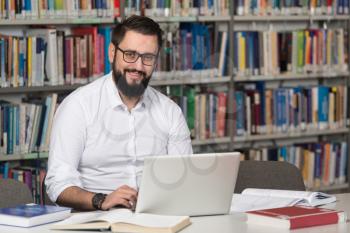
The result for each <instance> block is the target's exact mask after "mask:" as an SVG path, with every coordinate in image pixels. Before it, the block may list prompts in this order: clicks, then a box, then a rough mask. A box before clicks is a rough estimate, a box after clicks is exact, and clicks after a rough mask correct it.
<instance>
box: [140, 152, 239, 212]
mask: <svg viewBox="0 0 350 233" xmlns="http://www.w3.org/2000/svg"><path fill="white" fill-rule="evenodd" d="M239 162H240V153H238V152H230V153H213V154H195V155H190V156H183V155H182V156H171V155H166V156H154V157H148V158H145V164H144V170H143V175H142V181H141V186H140V190H139V194H138V201H137V205H136V212H137V213H141V212H142V213H154V214H167V215H189V216H199V215H215V214H227V213H228V212H229V210H230V206H231V200H232V194H233V191H234V186H235V183H236V179H237V173H238V168H239Z"/></svg>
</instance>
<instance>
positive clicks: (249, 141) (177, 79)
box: [0, 1, 350, 191]
mask: <svg viewBox="0 0 350 233" xmlns="http://www.w3.org/2000/svg"><path fill="white" fill-rule="evenodd" d="M230 2H231V1H230ZM124 3H125V2H124V1H121V9H124V8H123V4H124ZM232 3H233V4H231V5H230V6H229V7H230V8H229V9H228V8H227V9H228V10H229V12H230V14H228V15H214V16H213V15H184V16H152V18H153V19H154V20H155V21H156V22H159V23H160V24H162V25H164V27H165V28H167V30H168V29H169V28H171V27H172V25H181V24H183V23H198V24H201V25H211V26H213V27H214V30H213V32H214V34H215V36H216V35H218V34H219V33H222V32H224V31H226V32H227V37H228V38H227V52H226V54H225V56H226V70H227V71H226V72H225V73H224V74H219V75H215V77H208V75H202V76H199V77H198V76H192V74H190V75H187V76H186V75H184V76H183V75H178V74H177V73H174V72H172V71H166V72H165V74H162V75H161V74H160V75H159V77H161V76H163V78H159V77H157V75H154V77H153V78H152V80H151V85H152V86H155V87H159V88H162V87H169V86H170V87H173V86H174V87H175V86H180V87H181V92H182V94H183V93H184V91H185V90H184V89H185V88H184V87H186V86H194V88H195V89H196V88H197V89H198V88H202V87H204V88H205V87H206V86H219V91H221V89H220V86H221V87H224V89H225V90H224V91H225V92H226V93H227V105H226V107H227V108H226V114H227V117H226V133H225V135H224V136H223V137H213V138H205V139H203V138H202V139H199V138H194V139H193V141H192V145H193V146H194V147H196V150H197V151H200V152H212V151H220V150H242V151H244V150H246V149H247V148H248V149H249V148H256V147H257V148H259V147H263V146H265V145H273V146H277V145H278V146H283V145H289V144H291V143H292V142H296V143H301V142H305V143H315V142H317V141H320V140H327V139H332V138H333V137H341V138H344V139H345V140H347V142H348V145H349V142H350V139H349V138H350V137H349V128H348V124H347V123H346V124H344V126H343V127H338V128H335V129H324V130H315V129H313V130H309V129H306V130H303V131H299V132H283V133H282V132H278V133H272V134H249V135H245V136H237V135H236V132H235V130H236V119H235V114H236V113H235V108H234V106H235V99H234V98H233V97H234V95H235V93H236V92H237V90H238V88H239V86H240V85H245V84H250V83H254V82H264V83H266V86H269V85H270V86H271V88H272V89H275V88H278V87H281V86H283V85H284V84H285V83H289V82H294V83H302V84H303V83H306V85H310V83H311V85H323V84H324V83H328V82H333V81H334V82H337V80H341V81H342V82H343V83H345V85H347V86H348V81H347V79H348V78H349V77H350V73H349V69H347V70H345V71H344V70H332V71H329V72H318V73H313V72H311V73H307V72H306V73H287V72H286V73H279V74H264V75H261V74H259V75H252V74H237V73H235V72H234V67H235V61H234V59H235V49H237V48H236V47H235V44H234V43H235V41H236V38H235V37H234V32H237V31H244V30H247V31H259V30H268V29H271V26H269V25H273V28H275V26H277V27H276V28H281V27H282V28H283V27H285V28H286V29H287V31H288V30H290V31H293V30H299V29H300V25H302V27H301V28H308V27H309V26H310V25H316V24H320V23H324V22H325V23H327V24H328V23H329V24H331V23H333V22H336V23H337V22H340V23H342V24H348V25H349V24H350V16H349V15H311V14H304V15H302V14H300V15H268V16H260V15H259V16H258V15H237V14H235V13H234V12H235V3H236V2H235V1H232ZM126 7H127V6H126ZM125 13H126V12H125V10H121V12H120V17H117V18H115V17H104V18H103V17H88V18H87V17H82V18H45V19H11V20H9V19H1V18H0V29H1V28H2V27H4V28H12V27H18V28H25V30H27V31H30V30H31V28H33V27H42V26H45V25H50V26H55V27H58V28H60V27H78V26H80V25H82V26H89V25H97V26H104V25H111V24H113V23H115V22H118V21H120V20H121V18H122V17H124V16H125ZM289 28H290V29H289ZM295 28H297V29H295ZM298 28H299V29H298ZM169 30H170V29H169ZM178 30H180V29H178ZM346 30H347V31H348V33H349V31H350V30H349V28H346ZM220 36H222V35H221V34H220ZM220 36H218V37H220ZM348 37H349V36H348ZM219 40H220V38H216V39H215V43H217V44H219V45H220V41H219ZM216 49H220V47H217V48H216ZM349 51H350V49H349V48H348V53H347V56H349V53H350V52H349ZM217 52H218V53H219V51H217ZM348 60H350V59H349V58H348ZM164 77H166V78H164ZM270 83H271V84H270ZM83 85H84V84H83V83H81V84H79V83H73V84H69V85H67V84H65V85H48V86H32V87H2V88H0V95H1V96H6V97H7V96H20V97H23V95H45V94H48V93H53V92H55V93H59V94H61V93H62V94H65V93H69V92H71V91H73V90H75V89H76V88H78V87H81V86H83ZM347 117H349V116H347ZM47 156H48V155H47V153H45V152H44V153H40V154H38V153H29V154H13V155H9V156H7V155H2V156H0V162H6V161H19V160H36V159H38V158H40V159H41V158H42V159H45V158H47ZM348 161H350V159H348ZM348 167H349V162H348ZM349 178H350V177H349V173H348V175H347V180H348V181H349V180H350V179H349ZM346 188H349V183H348V182H346V183H344V184H339V185H338V184H337V185H331V186H321V187H319V188H318V190H322V191H328V190H339V189H346Z"/></svg>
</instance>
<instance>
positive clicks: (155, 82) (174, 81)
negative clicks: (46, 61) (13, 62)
mask: <svg viewBox="0 0 350 233" xmlns="http://www.w3.org/2000/svg"><path fill="white" fill-rule="evenodd" d="M228 82H230V77H228V76H224V77H204V78H203V77H180V78H169V79H151V82H150V85H152V86H168V85H188V84H211V83H212V84H215V83H228ZM83 85H85V84H72V85H56V86H32V87H3V88H0V94H25V93H34V92H69V91H73V90H75V89H77V88H78V87H81V86H83Z"/></svg>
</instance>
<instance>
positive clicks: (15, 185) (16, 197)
mask: <svg viewBox="0 0 350 233" xmlns="http://www.w3.org/2000/svg"><path fill="white" fill-rule="evenodd" d="M33 202H34V201H33V196H32V193H31V191H30V190H29V188H28V186H27V185H26V184H25V183H22V182H20V181H17V180H14V179H0V208H6V207H13V206H16V205H20V204H27V203H33Z"/></svg>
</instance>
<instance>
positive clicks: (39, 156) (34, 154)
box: [0, 137, 230, 162]
mask: <svg viewBox="0 0 350 233" xmlns="http://www.w3.org/2000/svg"><path fill="white" fill-rule="evenodd" d="M227 143H230V137H222V138H209V139H205V140H199V139H194V140H192V146H203V145H211V144H227ZM48 157H49V153H48V152H39V153H38V152H32V153H25V154H10V155H0V162H6V161H16V160H34V159H46V158H48Z"/></svg>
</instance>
